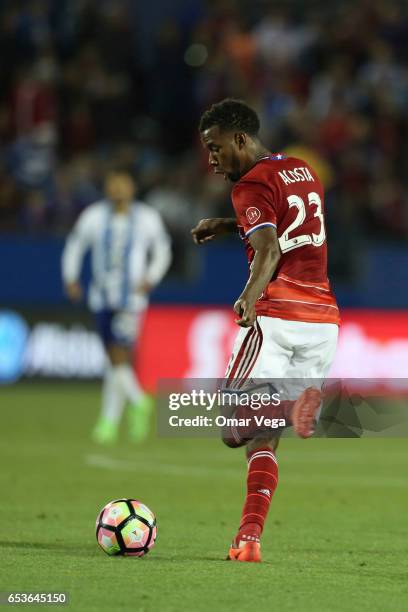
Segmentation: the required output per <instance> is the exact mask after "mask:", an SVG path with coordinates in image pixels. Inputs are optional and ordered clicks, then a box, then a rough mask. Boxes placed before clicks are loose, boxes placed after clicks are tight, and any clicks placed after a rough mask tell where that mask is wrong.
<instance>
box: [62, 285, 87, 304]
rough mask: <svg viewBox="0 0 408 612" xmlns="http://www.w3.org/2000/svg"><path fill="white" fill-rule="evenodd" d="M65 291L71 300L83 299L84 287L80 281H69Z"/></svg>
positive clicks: (78, 300)
mask: <svg viewBox="0 0 408 612" xmlns="http://www.w3.org/2000/svg"><path fill="white" fill-rule="evenodd" d="M65 291H66V293H67V296H68V297H69V299H70V300H71V302H80V301H81V300H82V295H83V292H82V287H81V285H80V284H79V283H68V284H67V285H66V286H65Z"/></svg>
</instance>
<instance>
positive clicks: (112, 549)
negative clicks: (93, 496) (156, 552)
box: [96, 499, 157, 557]
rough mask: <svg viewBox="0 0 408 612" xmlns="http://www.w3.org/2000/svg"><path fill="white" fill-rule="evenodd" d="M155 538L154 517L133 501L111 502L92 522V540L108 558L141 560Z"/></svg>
mask: <svg viewBox="0 0 408 612" xmlns="http://www.w3.org/2000/svg"><path fill="white" fill-rule="evenodd" d="M156 537H157V523H156V517H155V515H154V514H153V512H152V511H151V510H150V509H149V508H148V507H147V506H145V505H144V504H142V503H141V502H140V501H137V500H136V499H115V500H114V501H111V502H109V503H108V504H106V506H104V508H102V510H101V512H100V513H99V514H98V518H97V519H96V539H97V541H98V544H99V546H100V547H101V548H102V550H103V551H105V552H106V553H107V554H108V555H126V556H132V557H143V555H146V554H147V553H148V552H149V550H151V549H152V548H153V546H154V543H155V541H156Z"/></svg>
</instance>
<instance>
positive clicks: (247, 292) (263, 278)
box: [234, 227, 281, 327]
mask: <svg viewBox="0 0 408 612" xmlns="http://www.w3.org/2000/svg"><path fill="white" fill-rule="evenodd" d="M249 242H250V243H251V246H252V248H253V249H254V251H255V255H254V258H253V260H252V263H251V273H250V275H249V279H248V282H247V284H246V285H245V288H244V290H243V292H242V293H241V295H240V296H239V298H238V299H237V301H236V302H235V304H234V310H235V312H236V313H237V315H239V317H240V318H239V319H237V321H236V323H237V324H238V325H240V326H241V327H251V325H253V324H254V322H255V318H256V313H255V302H256V301H257V300H258V299H259V298H260V296H261V295H262V293H263V291H264V289H265V287H266V286H267V284H268V283H269V282H270V280H271V278H272V276H273V273H274V272H275V270H276V266H277V265H278V262H279V259H280V256H281V252H280V248H279V242H278V237H277V235H276V230H275V228H273V227H263V228H261V229H259V230H257V231H255V232H254V233H253V234H251V235H250V237H249Z"/></svg>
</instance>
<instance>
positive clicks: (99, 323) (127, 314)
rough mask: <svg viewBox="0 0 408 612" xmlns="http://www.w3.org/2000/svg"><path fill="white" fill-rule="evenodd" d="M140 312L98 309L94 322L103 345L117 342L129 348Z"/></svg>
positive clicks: (136, 330) (131, 344)
mask: <svg viewBox="0 0 408 612" xmlns="http://www.w3.org/2000/svg"><path fill="white" fill-rule="evenodd" d="M139 322H140V313H138V312H135V311H133V310H132V311H129V310H100V311H99V312H96V313H95V324H96V329H97V332H98V334H99V336H100V337H101V339H102V342H103V343H104V345H105V346H108V345H110V344H119V345H120V346H124V347H127V348H131V347H132V346H133V344H134V342H135V340H136V337H137V332H138V329H139Z"/></svg>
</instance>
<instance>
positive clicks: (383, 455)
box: [0, 383, 408, 612]
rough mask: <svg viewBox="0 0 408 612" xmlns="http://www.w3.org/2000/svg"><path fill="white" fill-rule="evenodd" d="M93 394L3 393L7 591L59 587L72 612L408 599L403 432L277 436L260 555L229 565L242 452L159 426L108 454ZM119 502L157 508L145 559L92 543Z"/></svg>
mask: <svg viewBox="0 0 408 612" xmlns="http://www.w3.org/2000/svg"><path fill="white" fill-rule="evenodd" d="M98 400H99V388H98V387H97V386H96V385H87V384H83V385H81V384H65V383H64V384H49V385H42V384H34V383H33V384H29V383H25V384H20V385H17V386H14V387H3V388H1V389H0V410H1V438H2V440H1V468H2V469H1V507H0V512H1V517H0V529H1V539H0V545H1V559H2V560H1V566H0V567H1V571H0V591H32V592H38V591H42V592H44V591H54V592H55V591H65V592H68V593H69V597H70V604H69V606H68V609H71V610H75V611H76V610H84V611H91V610H114V611H116V610H125V611H127V610H129V611H130V610H133V611H149V612H150V611H152V612H153V611H160V612H167V611H173V610H174V611H176V610H177V611H184V610H185V611H194V612H196V611H201V610H203V611H204V610H206V611H208V610H213V611H214V612H218V611H224V610H225V611H229V610H236V611H239V612H240V611H241V610H250V611H251V612H252V611H254V610H256V611H257V612H258V611H260V610H261V611H262V610H279V611H281V610H294V611H304V610H311V611H313V612H316V611H320V610H321V611H325V612H326V611H337V610H338V611H344V610H353V611H354V610H355V611H364V610H371V611H372V610H381V611H383V610H390V611H391V610H392V611H393V612H395V611H399V610H401V611H402V610H407V609H408V564H407V541H408V539H407V535H408V529H407V502H408V495H407V485H408V469H407V468H408V460H407V441H406V439H366V440H364V439H362V440H308V441H303V440H295V439H288V440H284V441H283V442H282V444H281V447H280V449H279V453H278V458H279V461H280V485H279V487H278V490H277V492H276V494H275V497H274V500H273V502H272V506H271V511H270V514H269V519H268V522H267V526H266V528H265V532H264V537H263V543H262V544H263V546H262V548H263V559H264V562H263V563H262V564H241V563H231V562H230V563H228V562H226V561H224V560H223V559H224V557H225V555H226V553H227V549H228V545H229V542H230V539H231V537H232V536H233V534H234V531H235V528H236V526H237V523H238V520H239V516H240V511H241V505H242V501H243V495H244V483H245V480H244V479H245V471H246V470H245V463H244V459H243V452H242V450H230V449H227V448H225V447H223V446H222V444H221V443H220V442H218V441H217V440H204V439H200V440H168V439H158V438H156V437H154V436H153V437H152V440H151V441H150V442H149V443H147V444H145V445H144V446H142V447H137V448H134V447H132V446H131V445H130V444H129V443H128V442H127V441H126V435H125V434H126V432H125V431H123V442H122V443H121V444H120V445H119V446H117V447H116V448H114V449H112V450H108V451H106V450H103V449H101V448H99V447H97V446H95V445H94V444H92V443H91V442H90V441H89V430H90V428H91V426H92V424H93V422H94V419H95V417H96V414H97V410H98ZM117 497H136V498H139V499H141V500H142V501H143V502H144V503H146V504H147V505H148V506H150V507H151V508H152V510H153V511H154V512H155V513H156V514H157V518H158V540H157V542H156V546H155V547H154V548H153V550H152V551H151V552H150V553H149V554H148V555H147V556H146V557H145V558H142V559H134V558H133V559H132V558H109V557H108V556H107V555H105V554H104V553H103V552H102V551H101V550H100V549H99V548H98V546H97V544H96V540H95V533H94V523H95V518H96V515H97V513H98V511H99V510H100V508H101V507H102V506H103V505H104V504H106V503H107V502H108V501H110V500H111V499H114V498H117ZM17 607H19V608H21V607H27V606H17Z"/></svg>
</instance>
